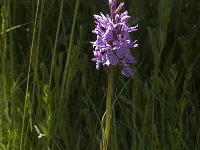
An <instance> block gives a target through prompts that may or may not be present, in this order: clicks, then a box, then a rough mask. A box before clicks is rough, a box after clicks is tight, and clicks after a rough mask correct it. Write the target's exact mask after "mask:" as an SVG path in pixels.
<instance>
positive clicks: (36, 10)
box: [0, 0, 200, 150]
mask: <svg viewBox="0 0 200 150" xmlns="http://www.w3.org/2000/svg"><path fill="white" fill-rule="evenodd" d="M125 5H126V9H127V10H129V14H130V15H131V16H133V17H132V20H131V23H130V24H131V25H135V24H139V31H138V32H137V33H135V34H131V36H132V39H138V43H139V48H137V49H134V50H132V53H133V55H134V56H135V57H136V58H137V62H138V63H137V64H136V65H134V66H132V67H133V69H134V72H135V75H134V77H133V79H127V78H125V77H124V76H123V75H122V74H121V70H120V69H119V68H117V69H116V71H115V73H114V99H113V101H112V114H113V115H112V121H111V133H110V143H109V150H169V149H172V150H182V149H183V150H199V149H200V102H199V98H200V90H199V89H200V86H199V82H200V80H199V79H200V67H199V64H200V51H199V50H200V43H199V41H200V20H199V14H200V2H198V1H195V0H193V1H192V0H190V1H186V0H175V1H174V0H162V1H156V0H152V1H148V0H133V1H132V0H126V1H125ZM0 8H1V17H0V24H1V28H0V33H1V34H0V71H1V74H0V149H2V150H19V149H21V150H37V149H38V150H40V149H44V150H46V149H51V150H97V149H99V144H100V141H101V138H102V136H101V119H102V116H103V114H104V112H105V105H106V102H105V99H106V89H107V75H106V71H105V70H104V69H103V68H101V69H100V70H99V71H97V70H96V69H95V64H94V62H92V61H91V58H92V54H93V53H92V46H91V44H90V41H93V40H95V36H94V35H93V34H92V33H91V31H92V29H93V28H94V26H95V24H94V22H93V16H92V15H93V14H98V13H99V12H103V13H106V12H107V11H108V6H107V1H106V0H103V1H95V0H92V1H89V0H84V1H83V0H75V1H72V0H51V1H50V0H35V1H31V0H2V1H1V2H0ZM35 125H36V127H37V128H38V129H39V132H40V133H41V134H44V135H45V136H44V137H41V138H38V136H39V135H38V133H37V131H36V129H35V127H34V126H35Z"/></svg>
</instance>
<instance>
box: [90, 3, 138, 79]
mask: <svg viewBox="0 0 200 150" xmlns="http://www.w3.org/2000/svg"><path fill="white" fill-rule="evenodd" d="M123 8H124V3H121V4H120V5H119V6H118V7H116V0H109V9H110V14H109V15H106V16H104V15H103V14H102V13H101V15H94V18H95V19H96V21H95V23H96V28H95V29H94V30H93V31H92V32H93V33H95V34H96V35H97V40H96V41H95V42H91V43H92V44H93V47H94V58H93V59H92V61H95V62H96V68H97V69H99V67H100V65H106V66H108V67H109V66H110V65H113V66H116V65H120V66H122V67H123V68H122V74H123V75H125V76H126V77H132V76H133V72H132V69H131V68H130V67H129V65H130V64H134V63H136V60H135V58H134V57H133V56H132V54H131V52H130V49H131V48H136V47H138V44H137V43H136V42H137V40H136V41H134V42H132V41H131V39H130V36H129V33H130V32H135V31H137V26H134V27H129V26H128V21H129V20H130V18H131V17H130V16H128V11H125V12H123V13H120V11H121V10H122V9H123Z"/></svg>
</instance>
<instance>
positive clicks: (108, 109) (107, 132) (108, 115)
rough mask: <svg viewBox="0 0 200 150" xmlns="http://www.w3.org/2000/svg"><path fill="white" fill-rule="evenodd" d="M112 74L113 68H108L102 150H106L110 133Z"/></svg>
mask: <svg viewBox="0 0 200 150" xmlns="http://www.w3.org/2000/svg"><path fill="white" fill-rule="evenodd" d="M113 74H114V69H113V68H112V67H110V68H109V71H108V89H107V98H106V128H105V136H104V137H105V139H103V141H104V142H103V150H107V147H108V141H109V135H110V122H111V99H112V95H113Z"/></svg>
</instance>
